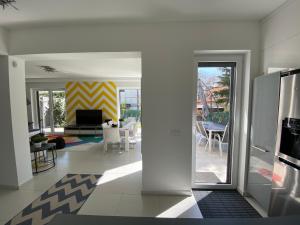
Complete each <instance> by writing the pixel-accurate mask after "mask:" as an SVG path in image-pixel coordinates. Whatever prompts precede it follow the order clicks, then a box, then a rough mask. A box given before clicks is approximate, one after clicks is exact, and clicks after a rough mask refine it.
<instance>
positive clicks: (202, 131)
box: [196, 121, 209, 150]
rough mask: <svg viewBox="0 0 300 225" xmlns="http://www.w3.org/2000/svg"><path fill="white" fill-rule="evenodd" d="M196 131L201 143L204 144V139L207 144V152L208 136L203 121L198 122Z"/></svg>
mask: <svg viewBox="0 0 300 225" xmlns="http://www.w3.org/2000/svg"><path fill="white" fill-rule="evenodd" d="M196 130H197V132H198V133H199V134H200V142H202V140H203V139H204V140H205V142H206V144H205V147H204V149H205V150H206V149H207V146H208V141H209V140H208V135H207V133H206V130H205V128H204V126H203V123H202V121H197V122H196Z"/></svg>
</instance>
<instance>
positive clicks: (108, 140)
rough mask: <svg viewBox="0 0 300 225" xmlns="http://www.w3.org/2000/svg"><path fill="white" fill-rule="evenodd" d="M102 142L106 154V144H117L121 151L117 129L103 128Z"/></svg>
mask: <svg viewBox="0 0 300 225" xmlns="http://www.w3.org/2000/svg"><path fill="white" fill-rule="evenodd" d="M103 142H104V151H105V152H107V150H108V149H107V147H108V144H117V145H118V147H119V149H121V137H120V131H119V128H118V127H104V128H103Z"/></svg>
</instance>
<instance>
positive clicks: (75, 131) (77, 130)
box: [64, 125, 103, 135]
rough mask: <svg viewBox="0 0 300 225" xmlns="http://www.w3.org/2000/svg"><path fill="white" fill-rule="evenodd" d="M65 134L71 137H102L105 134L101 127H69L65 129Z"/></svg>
mask: <svg viewBox="0 0 300 225" xmlns="http://www.w3.org/2000/svg"><path fill="white" fill-rule="evenodd" d="M64 133H65V134H69V135H100V134H102V133H103V132H102V126H101V125H95V126H92V125H68V126H66V127H65V132H64Z"/></svg>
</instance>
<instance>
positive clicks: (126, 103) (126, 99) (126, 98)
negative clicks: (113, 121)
mask: <svg viewBox="0 0 300 225" xmlns="http://www.w3.org/2000/svg"><path fill="white" fill-rule="evenodd" d="M119 102H120V117H121V118H124V119H125V118H128V117H135V118H136V120H137V121H138V120H140V116H141V90H140V89H121V90H120V92H119Z"/></svg>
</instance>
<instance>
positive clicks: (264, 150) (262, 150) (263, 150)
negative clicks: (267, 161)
mask: <svg viewBox="0 0 300 225" xmlns="http://www.w3.org/2000/svg"><path fill="white" fill-rule="evenodd" d="M251 147H252V148H254V149H256V150H258V151H260V152H264V153H267V152H270V151H269V150H267V149H264V148H261V147H258V146H256V145H252V146H251Z"/></svg>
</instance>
